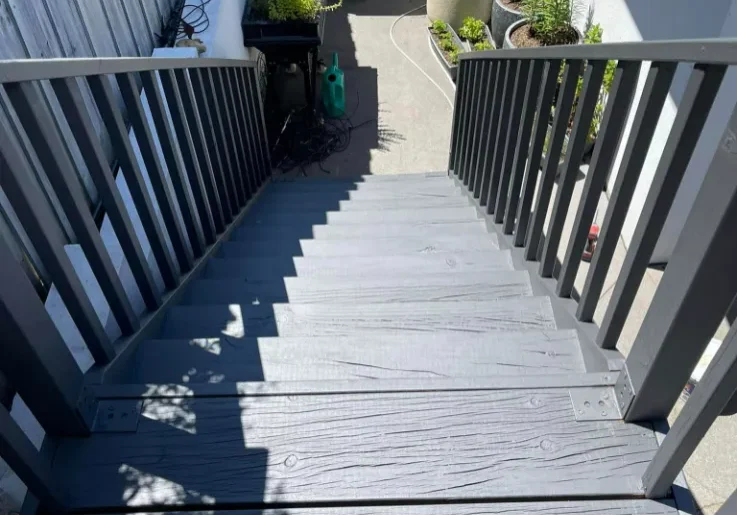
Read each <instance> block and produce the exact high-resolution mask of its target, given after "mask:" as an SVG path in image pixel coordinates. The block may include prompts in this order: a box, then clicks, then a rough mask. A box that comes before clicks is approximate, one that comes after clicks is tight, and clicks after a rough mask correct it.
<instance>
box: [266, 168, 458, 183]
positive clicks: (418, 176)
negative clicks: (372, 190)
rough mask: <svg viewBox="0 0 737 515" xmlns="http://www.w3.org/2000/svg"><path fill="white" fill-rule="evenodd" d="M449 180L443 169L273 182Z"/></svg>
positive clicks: (276, 181) (278, 180) (298, 178)
mask: <svg viewBox="0 0 737 515" xmlns="http://www.w3.org/2000/svg"><path fill="white" fill-rule="evenodd" d="M433 179H441V180H443V179H444V180H446V181H447V180H449V177H448V172H444V171H433V172H416V173H412V172H408V173H392V174H386V175H374V174H367V175H360V176H357V177H347V178H342V177H293V178H291V179H284V180H281V179H275V180H274V184H280V183H285V182H286V183H289V182H297V183H300V182H331V181H332V182H341V181H342V182H397V181H417V182H422V181H425V180H433Z"/></svg>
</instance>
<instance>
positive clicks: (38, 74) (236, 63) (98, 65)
mask: <svg viewBox="0 0 737 515" xmlns="http://www.w3.org/2000/svg"><path fill="white" fill-rule="evenodd" d="M255 66H256V62H255V61H251V60H245V59H218V58H210V57H205V58H197V59H192V58H182V57H95V58H59V59H9V60H0V84H4V83H7V82H23V81H33V80H50V79H65V78H69V77H84V76H89V75H107V74H113V73H134V72H147V71H155V70H181V69H190V68H220V67H237V68H254V67H255Z"/></svg>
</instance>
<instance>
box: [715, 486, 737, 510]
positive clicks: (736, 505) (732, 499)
mask: <svg viewBox="0 0 737 515" xmlns="http://www.w3.org/2000/svg"><path fill="white" fill-rule="evenodd" d="M733 513H737V490H735V491H734V492H732V495H730V496H729V499H727V500H726V501H724V504H722V507H721V508H719V511H717V512H716V513H715V514H714V515H732V514H733Z"/></svg>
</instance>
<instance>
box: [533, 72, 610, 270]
mask: <svg viewBox="0 0 737 515" xmlns="http://www.w3.org/2000/svg"><path fill="white" fill-rule="evenodd" d="M606 64H607V62H606V61H589V62H588V63H587V65H586V70H585V72H584V79H583V86H582V89H581V95H580V97H579V98H578V105H577V106H576V114H575V117H574V121H573V130H572V132H571V135H570V139H569V141H568V146H567V148H566V154H565V161H564V163H563V172H562V174H561V175H560V179H559V181H558V191H557V192H556V195H555V202H554V203H553V214H552V216H551V217H550V223H549V225H548V234H547V236H546V238H545V244H544V245H543V253H542V257H541V258H540V267H539V268H538V272H539V274H540V276H541V277H551V276H552V275H553V268H554V267H555V264H556V260H557V255H558V247H559V246H560V237H561V235H562V234H563V225H564V224H565V221H566V216H567V215H568V209H569V207H570V204H571V197H572V196H573V187H574V186H575V185H576V176H577V175H578V172H579V170H580V165H581V160H582V158H583V151H584V145H586V138H587V137H588V133H589V128H590V127H591V120H592V119H593V117H594V109H595V108H596V103H597V102H598V101H599V92H600V91H601V82H602V79H603V78H604V69H605V68H606Z"/></svg>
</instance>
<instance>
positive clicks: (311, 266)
mask: <svg viewBox="0 0 737 515" xmlns="http://www.w3.org/2000/svg"><path fill="white" fill-rule="evenodd" d="M512 269H513V265H512V256H511V253H510V251H509V250H495V251H485V252H448V253H444V254H414V255H412V254H410V255H396V256H338V257H291V256H286V257H281V258H278V259H277V258H268V257H266V258H245V259H223V258H213V259H211V260H210V262H209V263H208V264H207V268H206V270H205V277H208V278H219V279H222V278H227V277H238V278H242V279H247V280H251V281H262V280H264V279H268V278H275V277H289V276H300V277H312V276H320V277H331V276H357V277H367V276H371V275H384V274H387V273H389V272H393V273H395V274H408V275H417V274H432V273H455V272H473V271H484V270H495V271H500V270H512Z"/></svg>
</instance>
